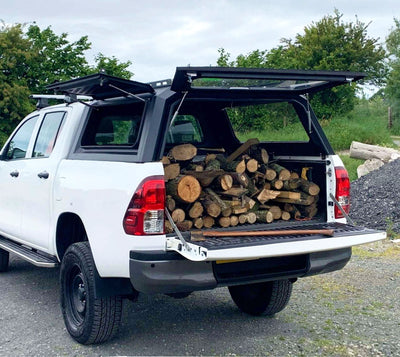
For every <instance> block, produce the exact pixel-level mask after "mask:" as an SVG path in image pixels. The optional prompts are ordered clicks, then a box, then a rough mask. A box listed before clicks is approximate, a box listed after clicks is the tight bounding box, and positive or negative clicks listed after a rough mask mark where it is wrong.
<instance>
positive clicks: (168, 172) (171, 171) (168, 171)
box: [164, 164, 181, 181]
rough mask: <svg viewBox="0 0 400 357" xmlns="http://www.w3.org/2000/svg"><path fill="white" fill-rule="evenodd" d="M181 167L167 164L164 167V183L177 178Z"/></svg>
mask: <svg viewBox="0 0 400 357" xmlns="http://www.w3.org/2000/svg"><path fill="white" fill-rule="evenodd" d="M180 171H181V166H180V165H179V164H169V165H165V166H164V178H165V180H166V181H168V180H173V179H174V178H177V177H178V176H179V174H180Z"/></svg>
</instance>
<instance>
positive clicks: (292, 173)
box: [289, 172, 300, 180]
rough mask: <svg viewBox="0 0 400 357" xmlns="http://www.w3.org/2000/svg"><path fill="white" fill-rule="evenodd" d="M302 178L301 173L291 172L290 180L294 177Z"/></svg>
mask: <svg viewBox="0 0 400 357" xmlns="http://www.w3.org/2000/svg"><path fill="white" fill-rule="evenodd" d="M298 178H300V176H299V174H298V173H297V172H291V173H290V179H289V180H293V179H298Z"/></svg>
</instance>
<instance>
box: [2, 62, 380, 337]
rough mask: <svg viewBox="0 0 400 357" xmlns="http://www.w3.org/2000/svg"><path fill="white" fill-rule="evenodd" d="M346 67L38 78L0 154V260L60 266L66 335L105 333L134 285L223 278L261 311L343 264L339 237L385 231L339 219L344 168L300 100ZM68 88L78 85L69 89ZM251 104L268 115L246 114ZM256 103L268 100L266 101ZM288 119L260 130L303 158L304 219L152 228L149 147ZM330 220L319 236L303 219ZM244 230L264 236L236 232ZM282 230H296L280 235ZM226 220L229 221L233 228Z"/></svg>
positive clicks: (154, 211)
mask: <svg viewBox="0 0 400 357" xmlns="http://www.w3.org/2000/svg"><path fill="white" fill-rule="evenodd" d="M362 77H363V74H360V73H350V72H327V71H300V70H267V69H240V68H213V67H187V68H184V67H178V68H177V70H176V74H175V77H174V79H173V81H172V82H171V81H160V82H158V83H150V84H147V83H139V82H134V81H128V80H123V79H120V78H116V77H111V76H107V75H106V74H101V73H100V74H96V75H90V76H87V77H83V78H78V79H74V80H71V81H67V82H62V83H55V84H52V85H50V86H49V87H48V88H49V89H51V90H54V91H56V92H58V93H60V94H61V98H63V99H64V103H63V104H58V105H52V106H48V105H47V104H46V102H47V100H49V98H50V100H52V99H54V98H58V99H59V98H60V97H56V96H50V97H49V96H46V95H42V96H40V95H39V96H37V97H38V98H39V102H38V109H37V110H36V111H35V112H33V113H31V114H29V115H28V116H27V117H26V118H25V119H24V120H23V121H22V122H21V123H20V125H19V126H18V127H17V128H16V129H15V131H14V133H13V134H12V135H11V137H10V138H9V139H8V141H7V142H6V144H5V145H4V147H3V148H2V150H1V154H0V272H5V271H6V270H7V269H8V263H9V253H13V254H15V255H17V256H19V257H20V258H23V259H26V260H27V261H29V262H31V263H33V264H35V265H37V266H41V267H48V268H54V267H58V266H60V283H61V308H62V313H63V317H64V321H65V324H66V327H67V330H68V332H69V333H70V335H71V336H72V337H73V338H74V339H75V340H76V341H78V342H80V343H84V344H89V343H100V342H103V341H106V340H108V339H109V338H111V337H113V336H114V335H115V334H116V333H117V331H118V326H119V322H120V319H121V309H122V299H123V298H125V297H129V298H131V299H133V298H135V297H136V296H137V295H138V293H164V294H168V295H171V296H173V297H177V298H178V297H185V296H187V295H188V294H190V293H191V292H193V291H196V290H207V289H214V288H216V287H222V286H225V287H228V288H229V292H230V294H231V296H232V298H233V300H234V302H235V303H236V305H237V306H238V307H239V308H240V309H241V310H242V311H245V312H247V313H249V314H253V315H261V314H264V315H273V314H274V313H277V312H279V311H281V310H282V309H283V308H284V307H285V306H286V304H287V303H288V301H289V298H290V295H291V291H292V284H293V283H294V282H295V281H296V280H297V279H298V278H300V277H307V276H311V275H315V274H322V273H327V272H331V271H334V270H338V269H341V268H343V267H344V266H345V265H346V263H347V262H348V261H349V259H350V257H351V247H352V246H354V245H358V244H364V243H369V242H373V241H377V240H381V239H384V238H385V237H386V233H385V232H380V231H375V230H370V229H367V228H363V227H357V226H355V225H353V224H349V223H347V219H346V217H347V212H348V209H349V205H350V201H349V200H350V198H349V188H350V184H349V179H348V176H347V172H346V170H345V169H344V167H343V164H342V162H341V160H340V158H339V157H338V156H337V155H335V154H334V152H333V150H332V148H331V146H330V144H329V142H328V140H327V139H326V137H325V135H324V133H323V131H322V129H321V127H320V125H319V123H318V120H317V118H316V117H315V115H314V113H313V111H312V109H311V108H310V104H309V101H308V94H310V95H312V94H314V93H316V92H317V91H320V90H325V89H328V88H332V87H334V86H337V85H341V84H344V85H349V84H348V83H349V82H352V81H356V80H358V79H361V78H362ZM81 96H89V97H90V100H87V99H88V98H85V99H86V100H82V98H81ZM260 108H261V109H262V110H263V113H265V112H267V113H268V115H267V116H265V117H262V118H260V116H257V115H258V113H259V112H260V111H259V109H260ZM268 108H270V109H268ZM282 116H287V117H290V118H296V120H297V121H298V122H299V123H300V124H299V125H301V126H302V127H303V128H304V136H303V137H301V138H298V140H297V139H296V141H293V140H291V141H286V142H274V141H270V142H263V143H261V144H260V145H262V147H263V148H264V149H265V150H266V151H267V152H268V154H269V156H270V158H271V159H272V160H274V161H275V162H278V163H280V164H281V165H283V166H285V167H288V168H290V169H296V168H298V167H304V166H306V167H307V168H308V170H309V172H308V173H309V174H311V173H312V179H313V181H314V182H316V183H317V184H318V185H319V187H320V188H321V193H320V195H319V201H318V213H317V214H316V215H315V216H313V217H312V218H311V219H309V220H294V219H292V220H289V221H276V222H274V223H271V224H264V223H255V224H252V225H249V224H245V225H243V226H237V227H230V228H219V231H224V232H233V231H234V232H235V234H233V233H232V237H229V236H227V237H223V238H221V237H212V236H211V237H205V238H204V239H201V240H194V239H193V240H192V239H191V232H180V231H179V230H178V229H176V228H175V231H174V232H173V233H169V234H165V231H164V227H165V225H164V220H165V196H166V195H165V182H164V169H163V164H162V163H161V162H160V159H161V158H162V157H163V155H165V153H167V152H168V151H169V150H170V149H171V148H172V147H173V146H174V145H178V144H182V143H191V144H193V145H195V146H196V147H197V150H198V153H197V155H198V156H200V157H201V155H205V154H207V153H209V152H213V150H214V151H216V152H225V153H226V154H227V155H228V154H230V153H232V152H233V151H235V150H236V149H237V148H238V147H239V146H240V145H241V143H240V141H239V140H238V139H237V137H236V136H235V133H234V131H233V129H232V125H231V120H232V119H235V118H236V119H237V118H238V117H240V118H241V119H242V120H243V119H244V120H246V121H254V125H256V122H257V121H259V120H270V121H272V122H273V121H276V122H278V121H279V120H282ZM318 229H331V230H333V231H334V234H333V236H325V235H323V234H308V233H307V232H306V230H318ZM249 230H252V231H254V232H261V231H265V230H268V231H274V230H275V231H277V234H276V235H274V236H267V235H265V236H263V235H261V236H260V235H259V234H254V236H243V237H241V236H240V232H242V231H247V232H248V231H249ZM282 230H293V231H299V230H300V233H299V232H297V233H293V234H289V235H288V234H285V235H284V234H280V233H279V232H281V231H282ZM238 232H239V233H238Z"/></svg>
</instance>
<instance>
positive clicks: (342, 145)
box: [237, 99, 394, 151]
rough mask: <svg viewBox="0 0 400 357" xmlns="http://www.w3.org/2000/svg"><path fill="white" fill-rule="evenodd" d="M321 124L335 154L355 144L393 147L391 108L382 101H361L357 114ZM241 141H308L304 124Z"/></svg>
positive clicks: (251, 134)
mask: <svg viewBox="0 0 400 357" xmlns="http://www.w3.org/2000/svg"><path fill="white" fill-rule="evenodd" d="M320 124H321V126H322V128H323V130H324V132H325V134H326V136H327V137H328V140H329V142H330V143H331V145H332V147H333V149H334V150H335V151H340V150H348V149H349V148H350V145H351V142H352V141H360V142H363V143H366V144H372V145H383V146H389V147H393V146H394V144H393V140H392V139H391V137H390V135H391V132H390V131H389V130H388V129H387V106H386V105H385V104H384V103H383V102H382V101H381V100H374V101H367V100H364V99H363V100H360V101H359V103H358V104H357V105H356V107H355V108H354V110H353V111H352V112H350V113H349V114H347V115H345V116H342V117H335V118H332V119H329V120H321V121H320ZM237 135H238V137H239V139H240V140H241V141H245V140H247V139H249V138H258V139H260V140H261V141H308V137H307V135H306V133H305V131H304V128H303V127H302V125H301V124H300V123H296V124H291V125H288V126H287V127H285V128H283V129H280V130H271V129H269V130H263V131H258V132H254V131H252V132H246V133H240V134H237Z"/></svg>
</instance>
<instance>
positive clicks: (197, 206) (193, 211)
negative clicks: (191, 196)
mask: <svg viewBox="0 0 400 357" xmlns="http://www.w3.org/2000/svg"><path fill="white" fill-rule="evenodd" d="M203 211H204V208H203V205H202V204H201V203H200V202H199V201H196V202H194V203H193V205H192V207H191V208H190V210H189V217H190V218H198V217H200V216H201V215H202V214H203Z"/></svg>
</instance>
